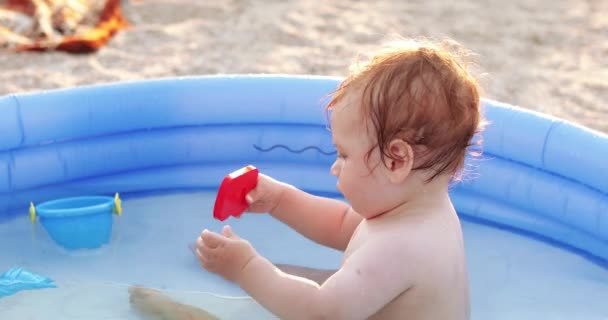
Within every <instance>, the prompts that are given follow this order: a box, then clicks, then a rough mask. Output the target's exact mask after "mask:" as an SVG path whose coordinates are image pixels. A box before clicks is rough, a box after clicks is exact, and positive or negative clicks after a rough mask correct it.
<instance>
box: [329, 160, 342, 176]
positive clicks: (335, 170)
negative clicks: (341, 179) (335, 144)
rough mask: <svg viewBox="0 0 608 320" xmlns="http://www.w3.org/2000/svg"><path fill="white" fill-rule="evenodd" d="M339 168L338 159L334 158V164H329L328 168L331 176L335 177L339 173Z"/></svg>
mask: <svg viewBox="0 0 608 320" xmlns="http://www.w3.org/2000/svg"><path fill="white" fill-rule="evenodd" d="M339 168H340V166H339V165H338V160H336V161H335V162H334V164H332V165H331V169H329V172H330V173H331V175H332V176H334V177H337V176H338V175H339V174H340V169H339Z"/></svg>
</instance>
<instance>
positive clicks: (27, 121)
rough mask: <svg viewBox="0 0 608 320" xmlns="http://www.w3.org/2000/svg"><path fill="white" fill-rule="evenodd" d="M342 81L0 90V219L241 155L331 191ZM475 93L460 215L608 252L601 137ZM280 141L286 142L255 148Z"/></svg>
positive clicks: (231, 166)
mask: <svg viewBox="0 0 608 320" xmlns="http://www.w3.org/2000/svg"><path fill="white" fill-rule="evenodd" d="M339 80H340V79H336V78H325V77H303V76H302V77H297V76H233V77H228V76H226V77H224V76H209V77H191V78H179V79H177V78H176V79H161V80H154V81H140V82H129V83H115V84H111V85H99V86H89V87H79V88H73V89H68V90H56V91H48V92H39V93H33V94H22V95H11V96H4V97H1V98H0V114H1V115H0V221H1V220H6V219H8V218H9V217H11V216H13V215H14V214H26V213H27V208H28V205H29V203H30V201H32V202H34V203H39V202H41V201H45V200H49V199H54V198H58V197H63V196H71V195H90V194H113V193H114V192H122V193H128V192H150V191H162V190H171V189H202V188H203V189H215V188H217V186H218V185H219V183H220V182H221V179H222V178H223V176H224V175H225V174H227V173H229V172H230V171H232V170H235V169H238V168H240V167H242V166H244V165H246V164H253V165H256V166H257V167H259V168H260V169H261V170H262V172H266V173H268V174H271V175H273V176H275V177H277V178H279V179H283V180H286V181H288V182H290V183H293V184H295V185H297V186H298V187H300V188H303V189H306V190H308V191H311V192H317V193H324V194H336V189H335V179H334V178H333V177H331V176H330V175H329V167H330V165H331V163H332V162H333V160H334V157H335V155H333V154H332V153H333V152H334V148H333V146H332V143H331V136H330V132H329V131H328V129H327V119H326V117H325V114H324V112H323V106H324V103H326V102H327V95H329V94H331V92H332V90H334V89H335V87H336V86H337V84H338V82H339ZM483 102H484V113H485V116H486V118H487V119H488V120H489V121H490V125H489V126H488V128H487V129H486V131H485V132H484V134H483V139H484V156H483V159H482V160H475V161H469V163H468V168H469V170H472V172H471V174H470V175H469V177H470V178H469V179H467V180H466V181H465V182H463V183H460V184H458V185H457V186H456V187H455V188H454V189H453V190H452V198H453V200H454V203H455V205H456V208H457V210H458V211H459V213H460V214H462V215H464V216H470V217H471V216H472V217H475V218H479V219H481V220H487V221H491V222H495V223H499V224H502V225H507V226H512V227H515V228H517V229H521V230H524V231H528V232H531V233H534V234H537V235H540V236H543V237H546V238H548V239H551V240H553V241H557V242H559V243H562V244H565V245H568V246H571V247H573V248H576V249H579V250H582V251H584V252H586V253H589V254H591V255H593V256H595V257H599V258H601V259H603V260H607V261H608V159H607V158H608V137H607V136H606V135H603V134H600V133H597V132H594V131H590V130H586V129H584V128H580V127H577V126H574V125H572V124H570V123H567V122H564V121H561V120H558V119H553V118H549V117H547V116H544V115H541V114H537V113H534V112H531V111H527V110H524V109H521V108H516V107H513V106H510V105H506V104H502V103H498V102H495V101H489V100H484V101H483ZM277 145H281V146H286V147H288V148H289V149H291V150H293V151H296V152H290V151H289V150H287V148H284V147H278V148H274V149H271V150H268V151H260V150H267V149H269V148H272V147H273V146H277ZM310 146H315V147H318V148H319V149H320V150H321V151H323V152H318V151H317V150H314V149H310V148H308V149H306V148H307V147H310ZM265 168H268V169H266V170H265Z"/></svg>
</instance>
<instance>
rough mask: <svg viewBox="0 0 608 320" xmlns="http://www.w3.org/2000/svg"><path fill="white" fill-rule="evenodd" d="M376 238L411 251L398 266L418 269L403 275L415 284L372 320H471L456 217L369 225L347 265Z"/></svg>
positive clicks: (421, 217) (356, 236) (397, 219)
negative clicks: (405, 247)
mask: <svg viewBox="0 0 608 320" xmlns="http://www.w3.org/2000/svg"><path fill="white" fill-rule="evenodd" d="M372 237H390V238H391V242H393V241H394V243H395V244H397V245H402V246H409V247H410V248H408V250H403V252H404V254H403V255H400V256H395V257H392V259H393V260H394V261H395V263H399V262H400V261H406V262H407V261H410V262H411V261H413V262H414V263H405V264H407V265H413V266H414V268H412V269H411V270H404V271H403V272H404V273H405V272H407V273H411V275H410V277H412V278H413V279H415V281H414V284H413V286H412V287H410V288H409V289H408V290H406V291H405V292H403V293H401V294H400V295H399V296H398V297H396V298H395V299H394V300H393V301H391V302H389V303H388V304H387V305H386V306H385V307H384V308H382V309H381V310H380V311H379V312H377V313H376V314H375V315H374V316H372V317H371V318H370V319H383V320H386V319H415V320H426V319H429V320H431V319H432V320H441V319H451V320H452V319H453V320H466V319H468V318H469V292H468V276H467V271H466V261H465V255H464V248H463V239H462V234H461V227H460V223H459V220H458V218H457V216H456V214H455V212H453V211H449V212H445V213H442V214H436V215H433V216H430V215H419V216H414V215H408V216H404V217H386V219H385V218H384V217H379V218H376V219H373V220H364V221H362V222H361V224H360V225H359V226H358V227H357V230H356V231H355V233H354V234H353V237H352V239H351V241H350V243H349V245H348V247H347V249H346V251H345V253H344V259H348V257H349V256H350V255H351V254H352V253H353V252H355V251H356V250H357V249H358V248H359V247H360V246H361V245H362V244H363V243H365V242H366V241H367V240H368V239H370V238H372ZM412 248H414V249H413V250H412ZM412 252H413V254H412Z"/></svg>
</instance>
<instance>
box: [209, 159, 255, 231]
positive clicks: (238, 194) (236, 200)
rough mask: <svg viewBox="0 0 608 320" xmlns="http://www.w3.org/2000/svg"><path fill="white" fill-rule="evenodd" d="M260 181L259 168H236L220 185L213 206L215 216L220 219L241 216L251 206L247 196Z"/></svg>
mask: <svg viewBox="0 0 608 320" xmlns="http://www.w3.org/2000/svg"><path fill="white" fill-rule="evenodd" d="M257 183H258V169H257V168H256V167H254V166H251V165H249V166H246V167H244V168H241V169H239V170H236V171H234V172H232V173H230V174H229V175H227V176H226V177H224V180H223V181H222V184H221V185H220V189H219V191H218V193H217V198H215V206H214V207H213V217H214V218H215V219H218V220H220V221H224V220H226V219H228V218H229V217H230V216H233V217H236V218H238V217H240V216H241V214H243V212H244V211H245V210H246V209H247V207H248V206H249V205H248V204H247V201H245V196H246V195H247V193H249V191H251V190H253V188H255V186H256V185H257Z"/></svg>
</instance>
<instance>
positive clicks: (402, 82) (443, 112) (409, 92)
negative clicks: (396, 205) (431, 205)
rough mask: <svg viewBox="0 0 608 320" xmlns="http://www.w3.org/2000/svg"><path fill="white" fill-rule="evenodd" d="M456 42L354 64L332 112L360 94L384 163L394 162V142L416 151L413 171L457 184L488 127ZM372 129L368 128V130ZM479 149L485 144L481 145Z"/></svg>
mask: <svg viewBox="0 0 608 320" xmlns="http://www.w3.org/2000/svg"><path fill="white" fill-rule="evenodd" d="M454 47H456V46H455V45H454V43H453V42H444V43H433V42H430V41H426V40H407V41H400V42H398V43H396V44H393V45H391V46H388V47H387V48H385V49H383V50H381V51H380V52H378V53H377V54H375V55H374V56H373V57H372V58H371V59H370V60H369V62H368V63H365V64H360V63H357V64H354V65H353V66H352V67H351V72H350V73H349V75H348V76H347V77H346V79H344V80H343V81H342V83H341V84H340V85H339V87H338V89H337V90H336V92H334V94H333V96H332V97H331V99H330V101H329V103H328V105H327V111H330V110H331V109H332V108H333V107H334V106H335V105H336V104H337V103H338V102H340V101H341V100H342V99H343V98H344V97H345V96H346V95H349V94H360V95H361V96H360V98H361V99H360V101H361V105H360V107H361V108H362V109H361V110H362V114H363V115H364V116H363V117H364V118H365V119H362V120H364V121H365V122H366V123H367V124H368V125H369V124H371V125H372V126H373V129H374V132H375V135H376V145H375V146H373V148H372V149H371V150H370V151H369V152H368V154H367V155H368V158H369V155H370V154H371V152H372V151H373V150H374V149H375V148H376V147H378V148H379V150H380V155H381V159H382V162H383V163H384V160H385V159H386V158H387V157H388V158H391V159H395V160H397V159H396V158H395V156H394V155H392V154H391V153H390V152H389V150H388V145H389V143H390V142H391V141H392V140H394V139H403V140H404V141H405V142H407V143H408V144H410V145H411V146H412V148H413V149H414V167H413V169H414V170H419V169H431V170H433V171H434V172H433V173H432V175H431V177H430V178H429V181H431V180H432V179H434V178H435V177H437V176H439V175H442V174H444V173H448V174H450V175H451V176H452V177H453V178H456V179H459V178H460V177H461V175H460V172H461V169H462V168H463V166H464V160H465V155H466V151H467V150H468V149H469V147H470V146H471V145H472V143H471V141H472V138H473V136H474V135H475V134H476V133H478V132H480V131H481V130H482V128H483V125H484V123H485V122H484V120H483V119H482V116H481V113H480V87H479V85H478V83H477V81H476V80H475V79H474V78H473V76H472V75H471V74H470V73H469V72H468V71H467V70H466V68H465V67H464V65H463V64H461V63H460V62H459V60H460V58H461V57H462V54H461V53H463V51H461V52H455V51H454V50H452V49H453V48H454ZM368 128H369V127H368ZM477 142H478V143H481V140H480V139H479V140H477Z"/></svg>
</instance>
